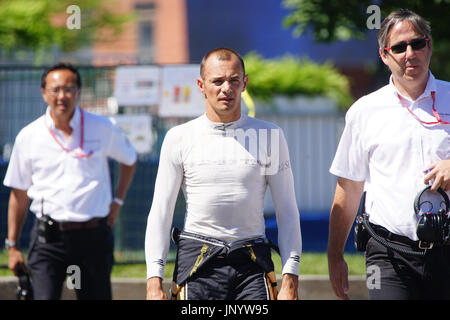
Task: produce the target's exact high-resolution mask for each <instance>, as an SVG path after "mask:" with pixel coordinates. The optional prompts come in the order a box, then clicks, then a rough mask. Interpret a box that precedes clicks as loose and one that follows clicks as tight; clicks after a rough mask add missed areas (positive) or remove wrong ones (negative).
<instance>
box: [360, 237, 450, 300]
mask: <svg viewBox="0 0 450 320" xmlns="http://www.w3.org/2000/svg"><path fill="white" fill-rule="evenodd" d="M395 244H396V245H399V246H403V247H404V248H405V249H409V250H411V246H408V245H405V244H401V243H399V242H395ZM366 270H367V287H368V290H369V297H370V299H371V300H425V299H450V246H440V247H434V248H432V249H429V250H427V252H426V254H425V256H423V257H420V256H412V255H406V254H400V253H398V252H396V251H393V250H392V249H388V248H386V247H385V246H383V245H382V244H380V243H378V242H377V241H375V240H374V239H373V238H370V240H369V242H368V244H367V249H366Z"/></svg>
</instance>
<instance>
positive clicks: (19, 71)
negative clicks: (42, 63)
mask: <svg viewBox="0 0 450 320" xmlns="http://www.w3.org/2000/svg"><path fill="white" fill-rule="evenodd" d="M115 70H116V67H102V68H95V67H89V66H85V67H79V71H80V74H81V77H82V81H83V85H82V93H81V101H80V105H81V106H82V107H83V108H84V109H86V110H88V111H91V112H94V113H98V114H103V115H106V116H109V115H113V114H115V113H116V112H117V106H114V105H113V104H111V98H112V97H113V96H114V80H115V79H114V76H115ZM42 71H43V68H42V67H39V68H38V67H23V66H21V67H0V179H1V181H0V241H2V240H3V239H4V238H5V237H6V236H7V204H8V197H9V189H8V188H6V187H4V186H3V178H4V175H5V173H6V168H7V164H8V159H9V154H10V152H11V148H12V146H13V143H14V139H15V136H16V135H17V133H18V132H19V131H20V129H21V128H23V127H24V126H26V125H27V124H28V123H30V122H31V121H33V120H34V119H36V118H38V117H39V116H40V115H42V114H43V113H44V112H45V108H46V104H45V103H44V101H43V100H42V96H41V92H40V81H41V80H40V78H41V74H42ZM257 107H258V106H257ZM257 110H258V108H257ZM118 111H119V113H122V114H129V113H134V114H136V113H138V114H151V115H152V134H153V136H154V139H153V146H152V151H151V152H150V153H147V154H139V156H138V164H137V168H136V174H135V177H134V180H133V183H132V184H131V186H130V189H129V191H128V194H127V199H126V202H125V204H124V206H123V207H122V210H121V214H120V215H119V220H118V223H117V224H116V226H115V228H114V232H115V251H116V252H115V253H116V258H117V260H118V261H130V260H133V261H139V262H143V261H144V238H145V228H146V224H147V215H148V212H149V210H150V207H151V201H152V198H153V192H154V183H155V179H156V173H157V168H158V159H159V151H160V147H161V144H162V141H163V138H164V136H165V133H166V132H167V130H168V129H170V128H171V127H173V126H175V125H178V124H181V123H184V122H186V121H187V120H189V118H175V117H172V118H160V117H158V116H157V106H148V107H142V108H141V107H139V108H137V107H130V108H126V107H119V108H118ZM256 116H257V117H258V118H261V119H263V120H268V121H272V122H274V123H276V124H278V125H279V126H280V127H281V128H282V129H283V131H284V133H285V136H286V138H287V142H288V145H289V150H290V156H291V163H292V169H293V173H294V179H295V187H296V197H297V202H298V206H299V209H300V212H301V216H302V217H303V218H304V217H305V216H320V215H322V218H323V214H326V213H327V211H328V210H329V207H330V204H331V201H332V193H333V191H334V185H335V178H334V177H333V176H331V175H330V174H329V173H328V168H329V165H330V164H331V160H332V157H333V155H334V152H335V150H336V146H337V143H338V137H339V135H340V130H341V129H342V115H340V114H338V113H337V112H312V113H311V112H304V111H300V112H292V111H290V112H288V113H286V114H283V113H277V114H274V113H271V112H268V113H267V112H259V111H257V114H256ZM118 167H119V166H118V164H117V163H115V162H113V161H111V162H110V168H111V175H112V181H113V187H114V186H115V185H116V183H117V173H118ZM265 210H266V211H267V212H266V213H268V214H272V213H273V212H272V211H273V204H272V203H271V198H270V196H266V201H265ZM184 212H185V204H184V199H183V196H182V192H180V194H179V197H178V201H177V205H176V208H175V213H174V225H176V226H179V227H181V226H182V225H183V222H184ZM33 218H34V217H33V215H32V214H29V215H28V218H27V221H26V223H25V226H24V229H23V232H22V237H21V242H20V245H21V247H22V248H27V247H28V242H29V230H30V228H31V226H32V222H33ZM322 224H323V225H324V226H325V227H321V228H322V229H324V230H320V231H319V232H318V231H317V230H316V229H314V228H311V232H310V235H309V232H308V230H309V229H308V228H304V227H303V222H302V233H303V244H304V248H305V249H307V248H308V247H309V244H311V247H312V248H319V250H322V249H324V248H325V247H326V238H327V232H328V230H327V227H326V223H325V222H323V223H322ZM308 237H310V238H309V239H308Z"/></svg>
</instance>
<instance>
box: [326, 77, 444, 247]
mask: <svg viewBox="0 0 450 320" xmlns="http://www.w3.org/2000/svg"><path fill="white" fill-rule="evenodd" d="M432 91H434V92H435V108H436V110H437V112H438V113H439V114H440V116H441V119H442V120H444V121H450V103H449V102H450V83H449V82H445V81H439V80H436V79H435V78H434V76H433V75H432V74H431V73H430V75H429V79H428V83H427V86H426V89H425V91H424V92H423V94H422V95H421V96H420V97H419V98H417V99H416V100H415V101H409V100H408V99H407V98H406V97H404V96H402V99H403V101H404V102H405V103H406V105H407V106H408V108H409V109H410V110H411V111H412V112H414V114H415V115H416V116H418V117H419V119H421V120H422V121H424V122H434V121H436V118H435V117H434V115H433V112H432V104H433V100H432V96H431V92H432ZM398 94H400V93H399V92H398V90H397V89H396V87H395V86H394V84H393V82H392V76H391V80H390V83H389V84H388V85H386V86H384V87H383V88H381V89H379V90H377V91H375V92H373V93H371V94H369V95H367V96H364V97H362V98H361V99H359V100H358V101H356V102H355V103H354V104H353V105H352V107H351V108H350V109H349V110H348V112H347V114H346V117H345V121H346V124H345V128H344V132H343V134H342V137H341V140H340V143H339V146H338V148H337V151H336V155H335V158H334V160H333V163H332V165H331V168H330V172H331V173H332V174H334V175H336V176H339V177H343V178H347V179H350V180H354V181H364V182H365V185H364V189H365V190H366V191H367V198H366V211H367V212H368V213H369V215H370V221H371V222H373V223H375V224H378V225H381V226H383V227H385V228H387V229H388V230H389V231H391V232H393V233H396V234H398V235H403V236H407V237H409V238H410V239H412V240H417V239H418V238H417V235H416V227H417V221H418V219H417V218H418V217H416V214H415V212H414V206H413V204H414V199H415V197H416V195H417V193H418V192H419V191H421V190H422V189H423V188H425V187H426V185H424V182H423V180H424V176H425V174H424V173H423V171H424V170H425V169H426V167H427V166H428V165H430V164H432V163H434V162H436V161H438V160H444V159H450V125H448V124H436V125H425V124H422V123H421V122H419V121H418V120H417V119H416V118H415V117H414V116H413V115H412V114H411V113H410V112H409V111H408V110H407V108H406V107H405V106H404V105H403V104H402V103H401V101H400V99H399V97H398ZM448 194H449V193H448Z"/></svg>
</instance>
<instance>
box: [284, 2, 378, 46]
mask: <svg viewBox="0 0 450 320" xmlns="http://www.w3.org/2000/svg"><path fill="white" fill-rule="evenodd" d="M369 5H370V1H367V0H365V1H364V0H363V1H361V0H347V1H345V2H344V1H340V0H283V6H284V7H285V8H288V9H293V11H292V12H291V13H290V14H289V15H287V16H286V18H285V20H284V25H285V26H286V27H293V28H294V34H295V35H296V36H300V35H302V34H303V33H305V31H306V30H307V28H308V27H309V26H312V27H313V29H312V32H313V35H314V38H315V39H316V40H318V41H323V42H331V41H334V40H349V39H350V38H359V39H362V38H364V35H365V33H364V32H365V30H364V28H366V18H365V17H363V13H365V8H367V7H368V6H369ZM363 10H364V11H363Z"/></svg>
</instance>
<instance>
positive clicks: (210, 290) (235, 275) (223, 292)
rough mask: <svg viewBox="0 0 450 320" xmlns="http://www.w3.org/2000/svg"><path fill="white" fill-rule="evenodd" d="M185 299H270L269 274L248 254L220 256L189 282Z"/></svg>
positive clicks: (186, 285) (185, 287) (201, 269)
mask: <svg viewBox="0 0 450 320" xmlns="http://www.w3.org/2000/svg"><path fill="white" fill-rule="evenodd" d="M238 254H239V253H235V255H238ZM184 299H186V300H270V292H269V285H268V283H267V278H266V273H265V272H264V270H263V269H262V268H261V267H260V266H259V265H257V264H256V263H253V262H252V261H251V260H250V259H249V258H248V256H246V254H242V256H241V257H236V256H234V257H230V256H222V255H219V256H217V257H215V258H214V259H212V260H211V261H209V263H207V264H206V265H205V266H203V267H202V268H199V270H198V271H197V272H196V273H195V274H194V275H193V276H192V277H191V278H189V279H188V280H187V281H186V283H185V285H184Z"/></svg>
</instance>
